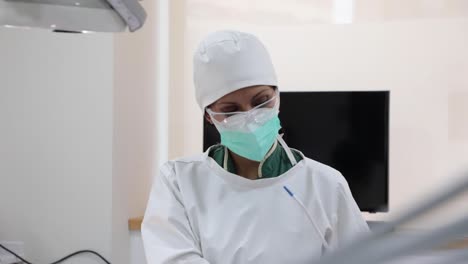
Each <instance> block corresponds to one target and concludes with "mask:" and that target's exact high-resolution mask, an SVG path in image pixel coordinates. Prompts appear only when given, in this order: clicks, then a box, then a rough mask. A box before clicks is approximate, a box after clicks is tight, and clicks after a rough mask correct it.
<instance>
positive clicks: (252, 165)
mask: <svg viewBox="0 0 468 264" xmlns="http://www.w3.org/2000/svg"><path fill="white" fill-rule="evenodd" d="M229 154H230V155H231V157H232V160H233V161H234V165H235V166H236V172H237V174H238V175H240V176H242V177H244V178H247V179H251V180H254V179H257V178H258V167H259V166H260V162H258V161H254V160H249V159H246V158H244V157H242V156H239V155H237V154H236V153H234V152H232V151H229Z"/></svg>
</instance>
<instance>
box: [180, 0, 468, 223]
mask: <svg viewBox="0 0 468 264" xmlns="http://www.w3.org/2000/svg"><path fill="white" fill-rule="evenodd" d="M188 2H189V7H191V8H190V9H189V10H190V11H189V14H188V19H187V29H186V36H187V37H186V38H187V42H186V44H187V46H186V50H185V52H186V54H187V56H186V60H185V69H184V70H185V71H186V74H185V88H184V89H183V90H181V91H180V98H183V102H184V107H185V108H184V109H183V110H182V111H181V110H180V109H178V108H173V109H172V110H173V111H181V112H180V114H179V116H180V117H181V118H184V121H183V122H184V125H183V126H184V127H190V128H191V129H190V130H185V131H184V134H183V138H182V139H183V145H182V146H180V147H178V148H177V149H173V150H172V154H173V157H176V156H181V155H190V154H194V153H198V152H200V151H201V149H202V122H201V120H202V116H201V112H200V110H199V109H198V107H197V105H196V103H195V99H194V98H195V97H194V88H193V84H192V78H191V72H192V66H191V64H192V61H191V54H192V53H193V51H194V49H195V48H196V45H197V44H198V42H199V41H200V40H201V39H202V38H203V37H204V36H205V35H206V34H208V33H210V32H212V31H215V30H220V29H238V30H244V31H247V32H251V33H254V34H256V35H258V36H259V37H260V38H261V39H262V41H263V42H264V43H265V44H266V46H267V47H268V49H269V51H270V53H271V55H272V58H273V62H274V64H275V66H276V69H277V72H278V75H279V81H280V87H281V88H280V89H282V90H283V91H291V90H296V91H298V90H310V91H313V90H390V91H391V106H390V107H391V112H390V137H391V139H390V140H391V141H390V210H391V212H392V213H395V212H398V211H400V210H402V209H404V208H406V207H407V206H408V205H409V204H412V203H414V202H415V201H416V200H418V198H419V197H421V196H423V195H425V194H428V193H429V192H432V191H434V190H438V189H439V190H440V189H441V186H444V185H446V184H448V183H450V182H453V181H454V179H455V175H454V174H450V173H452V172H454V171H459V170H461V169H466V168H468V162H467V161H468V159H466V158H464V157H467V156H468V144H467V142H468V141H467V138H466V136H465V137H463V136H462V137H460V136H459V135H460V134H463V132H460V131H466V124H467V120H468V118H466V107H464V106H466V105H468V97H467V96H466V91H467V90H468V83H467V81H466V73H467V69H468V50H467V49H466V47H467V46H468V35H467V34H466V32H468V19H467V18H466V16H465V15H466V14H467V12H466V11H468V9H467V10H463V12H456V13H455V14H456V15H452V13H450V12H448V11H447V12H446V13H444V14H442V15H440V16H438V15H431V14H434V12H432V11H433V10H432V9H430V10H432V11H431V12H432V13H431V12H429V15H427V14H426V13H424V12H422V13H417V12H416V13H417V14H419V15H418V16H416V15H414V14H405V13H404V12H403V11H401V10H403V9H404V8H403V7H406V6H405V5H402V8H400V9H399V10H400V11H401V12H403V15H401V14H400V13H401V12H400V13H398V12H396V11H395V10H397V8H396V7H395V6H393V5H391V6H390V7H391V10H393V11H392V12H393V13H391V12H390V13H389V12H387V13H385V12H383V13H381V15H382V14H383V15H382V17H372V19H371V20H372V23H356V24H348V25H330V24H324V23H326V22H327V21H326V19H324V21H322V22H323V23H322V22H317V23H314V22H313V21H312V22H310V21H305V22H304V20H301V18H298V16H299V15H301V14H305V13H304V11H303V10H291V8H289V9H288V8H285V10H284V11H281V10H273V11H272V9H274V5H269V4H267V3H266V2H265V1H260V0H259V1H253V2H252V1H251V2H247V1H239V2H236V3H234V2H230V6H229V8H224V9H223V7H221V6H223V5H221V4H217V3H215V1H210V0H206V1H202V0H192V1H188ZM361 2H362V1H361ZM380 2H383V1H380ZM441 2H442V1H441ZM295 3H296V2H295ZM301 3H305V2H301ZM386 3H387V4H388V3H389V2H388V1H387V2H386ZM457 3H458V4H459V5H461V4H462V3H461V2H460V1H458V2H457ZM226 5H227V4H226ZM272 6H273V7H272ZM277 6H280V4H278V3H277ZM387 7H388V5H387ZM251 8H254V9H255V8H257V9H259V10H266V11H265V12H260V13H255V14H258V16H255V15H252V16H250V15H249V14H250V13H249V12H250V11H249V10H251ZM324 10H325V11H324V12H329V11H330V10H328V9H324ZM412 10H413V11H414V10H415V9H412ZM444 10H445V9H444ZM294 11H296V13H294ZM374 11H375V10H374ZM380 11H382V10H380ZM383 11H386V10H383ZM317 12H318V13H320V12H319V11H317ZM291 13H292V14H293V15H291ZM318 13H316V14H318ZM369 14H371V13H370V12H369V13H367V15H369ZM385 14H386V15H387V16H386V17H385ZM389 14H393V16H392V17H390V15H389ZM236 15H239V16H238V17H236ZM426 15H427V16H426ZM464 16H465V17H464ZM318 17H320V16H318ZM322 17H327V16H326V15H325V16H322ZM402 17H404V19H403V18H402ZM363 20H365V19H364V18H363ZM265 21H266V22H265ZM455 91H457V92H455ZM460 94H464V95H465V96H464V97H461V96H459V95H460ZM449 98H452V99H449ZM455 100H458V101H457V102H456V105H457V106H456V107H454V106H453V105H454V103H455ZM449 102H451V103H450V104H449ZM449 106H450V109H451V110H450V112H449ZM462 111H464V112H462ZM449 120H451V121H450V124H451V126H450V127H451V128H452V130H453V129H456V132H453V133H455V134H456V135H458V137H457V138H454V137H449ZM462 124H465V125H462ZM467 199H468V198H467V197H465V198H464V200H462V202H460V203H459V204H458V207H457V208H458V209H457V210H454V209H453V208H452V210H449V213H446V214H442V213H440V214H436V215H431V216H428V217H426V218H424V219H423V221H420V222H417V223H412V224H411V225H410V226H409V227H411V228H422V227H423V228H431V227H433V226H434V224H436V223H441V222H445V221H446V220H449V219H452V218H453V217H456V215H457V214H459V213H460V212H463V210H460V208H463V207H464V205H466V201H467ZM391 216H392V214H377V215H366V217H367V218H368V219H370V220H372V219H388V218H389V217H391Z"/></svg>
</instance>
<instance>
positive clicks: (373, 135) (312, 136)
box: [203, 91, 389, 212]
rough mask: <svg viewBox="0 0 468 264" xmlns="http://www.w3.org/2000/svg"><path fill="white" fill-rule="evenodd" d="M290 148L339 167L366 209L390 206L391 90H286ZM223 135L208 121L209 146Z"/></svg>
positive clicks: (283, 116) (284, 122)
mask: <svg viewBox="0 0 468 264" xmlns="http://www.w3.org/2000/svg"><path fill="white" fill-rule="evenodd" d="M280 100H281V101H280V102H281V104H280V114H279V117H280V120H281V126H282V129H281V131H280V132H281V133H284V137H283V138H284V140H285V141H286V143H287V144H288V146H289V147H291V148H295V149H298V150H300V151H302V153H304V155H305V156H306V157H308V158H311V159H314V160H316V161H319V162H321V163H324V164H327V165H329V166H331V167H333V168H335V169H337V170H339V171H340V172H341V173H342V174H343V176H344V177H345V178H346V180H347V181H348V184H349V186H350V189H351V192H352V194H353V196H354V199H355V200H356V202H357V204H358V206H359V208H360V209H361V211H368V212H386V211H388V118H389V114H388V113H389V92H388V91H372V92H281V96H280ZM216 143H219V134H218V132H217V131H216V128H215V127H214V126H213V125H210V124H209V123H207V122H206V121H205V125H204V140H203V145H204V149H205V150H206V149H207V148H208V147H210V146H211V145H213V144H216Z"/></svg>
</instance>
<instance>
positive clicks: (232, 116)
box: [206, 94, 279, 124]
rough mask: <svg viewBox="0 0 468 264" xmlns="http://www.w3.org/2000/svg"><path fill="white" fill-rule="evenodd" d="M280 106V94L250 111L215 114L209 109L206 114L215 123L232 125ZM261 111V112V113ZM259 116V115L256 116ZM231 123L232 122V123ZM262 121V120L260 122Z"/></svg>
mask: <svg viewBox="0 0 468 264" xmlns="http://www.w3.org/2000/svg"><path fill="white" fill-rule="evenodd" d="M278 104H279V100H278V94H275V95H274V96H273V97H272V98H270V99H268V100H267V101H265V102H263V103H261V104H259V105H257V106H255V107H254V108H252V109H250V110H249V111H237V112H214V111H212V110H211V109H209V108H207V109H206V112H207V113H208V114H209V115H210V117H211V119H212V120H213V122H216V121H217V122H220V123H225V124H227V123H232V122H233V121H235V120H239V119H246V118H248V117H251V116H254V115H253V114H254V113H256V112H262V111H261V110H262V109H267V110H268V109H272V108H275V107H277V105H278ZM259 110H260V111H259ZM255 116H257V115H255ZM230 121H231V122H230ZM259 121H260V120H259Z"/></svg>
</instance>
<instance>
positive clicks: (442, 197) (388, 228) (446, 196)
mask: <svg viewBox="0 0 468 264" xmlns="http://www.w3.org/2000/svg"><path fill="white" fill-rule="evenodd" d="M466 191H468V172H466V173H465V174H464V176H463V177H461V178H460V179H459V180H458V181H457V182H455V183H454V184H452V185H451V186H450V187H448V188H447V189H444V191H442V192H438V193H434V194H432V195H430V196H428V197H426V199H424V200H423V202H422V203H421V204H418V205H416V206H414V207H413V208H410V209H409V210H407V212H405V213H402V214H401V215H400V216H399V217H397V218H396V219H394V220H393V221H390V222H388V223H387V224H385V225H383V226H381V227H380V228H378V229H376V230H375V231H374V232H372V233H369V234H367V235H365V236H363V237H361V238H358V239H356V240H355V241H353V243H349V244H348V245H346V246H344V247H342V248H339V249H338V250H336V251H335V252H333V253H332V254H330V255H327V256H325V257H323V258H322V259H320V260H318V261H316V262H315V263H317V264H342V263H347V264H378V263H387V262H388V261H391V260H395V259H399V258H402V257H405V256H410V255H411V254H417V253H421V252H422V251H425V250H431V249H434V248H437V247H440V246H442V245H444V244H447V243H449V242H450V241H452V240H454V239H460V238H462V237H463V236H466V235H467V234H468V210H467V209H468V208H467V207H464V208H460V211H461V212H463V213H464V215H463V216H461V217H460V218H458V219H456V220H454V221H452V222H450V223H447V224H445V225H444V226H442V227H440V228H438V229H435V230H432V231H431V232H426V233H423V234H421V235H419V236H413V237H407V238H405V239H402V237H401V236H398V235H395V234H392V231H393V230H395V229H397V228H398V227H400V226H401V225H403V224H405V223H407V222H410V221H412V220H414V219H416V218H418V217H420V216H422V215H423V214H426V213H429V212H431V211H433V210H436V209H437V208H438V207H440V206H441V205H443V204H446V203H448V202H450V201H452V200H454V199H456V198H457V197H458V196H460V195H461V194H462V193H464V192H466ZM467 259H468V250H463V251H462V252H460V253H457V254H453V255H449V256H447V257H446V258H444V259H441V260H440V261H434V263H459V261H460V260H465V261H466V260H467Z"/></svg>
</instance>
